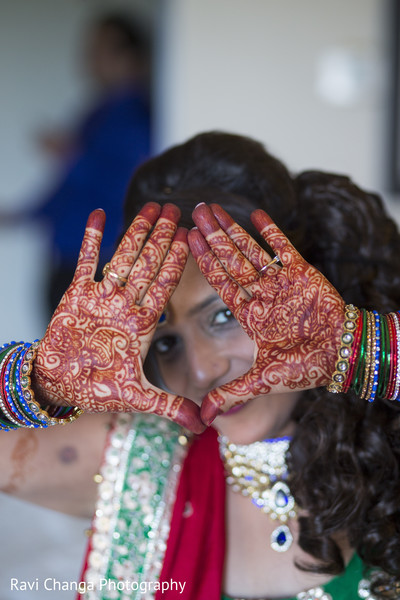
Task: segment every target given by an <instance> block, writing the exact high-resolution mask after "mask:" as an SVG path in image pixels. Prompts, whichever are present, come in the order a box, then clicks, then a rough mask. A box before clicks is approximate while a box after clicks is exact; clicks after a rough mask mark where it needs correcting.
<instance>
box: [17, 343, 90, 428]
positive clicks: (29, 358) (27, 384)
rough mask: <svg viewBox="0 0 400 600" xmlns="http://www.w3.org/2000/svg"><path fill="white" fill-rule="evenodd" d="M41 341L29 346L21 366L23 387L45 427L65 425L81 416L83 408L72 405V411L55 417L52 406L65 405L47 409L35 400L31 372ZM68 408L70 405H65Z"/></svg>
mask: <svg viewBox="0 0 400 600" xmlns="http://www.w3.org/2000/svg"><path fill="white" fill-rule="evenodd" d="M39 344H40V342H39V341H37V342H34V343H33V344H32V346H31V347H30V348H29V350H28V352H27V353H26V355H25V357H24V363H23V365H22V368H21V372H22V375H23V376H22V378H21V387H22V392H23V396H24V399H25V401H26V402H27V404H28V406H29V408H30V410H31V411H32V412H33V413H34V415H35V417H36V418H37V419H38V420H39V421H40V422H41V423H42V426H43V427H47V426H49V425H65V424H66V423H70V422H72V421H75V420H76V419H77V418H78V417H80V416H81V414H82V413H83V410H82V409H81V408H78V407H77V406H74V407H72V406H71V407H70V410H71V412H69V413H68V414H66V415H65V416H61V417H54V416H52V415H51V414H49V412H48V411H49V410H50V408H51V409H52V410H55V411H57V410H59V409H61V408H63V407H61V406H52V407H49V406H48V407H46V409H44V408H42V407H41V406H40V404H39V402H38V401H37V400H35V393H34V391H33V389H32V387H31V378H30V374H31V372H32V368H33V361H34V360H35V358H36V354H37V350H38V347H39ZM64 408H68V407H64Z"/></svg>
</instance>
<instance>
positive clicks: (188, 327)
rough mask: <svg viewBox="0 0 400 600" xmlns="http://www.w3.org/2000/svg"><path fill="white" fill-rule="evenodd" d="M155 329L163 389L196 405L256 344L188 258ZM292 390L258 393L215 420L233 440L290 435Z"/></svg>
mask: <svg viewBox="0 0 400 600" xmlns="http://www.w3.org/2000/svg"><path fill="white" fill-rule="evenodd" d="M165 314H166V320H165V321H164V322H163V323H162V324H160V325H159V326H158V328H157V330H156V332H155V335H154V338H153V341H152V344H151V353H152V356H153V357H154V359H155V361H156V365H157V370H158V372H159V374H160V376H161V379H162V381H163V384H164V387H165V388H166V389H168V390H169V391H171V392H173V393H175V394H178V395H181V396H185V397H186V398H190V399H191V400H193V401H194V402H196V404H198V405H201V401H202V398H203V397H204V396H205V395H206V394H207V392H209V391H210V390H212V389H213V388H214V387H218V386H220V385H222V384H224V383H227V382H228V381H231V380H232V379H234V378H235V377H237V376H238V375H242V374H243V373H245V372H246V371H248V370H249V368H250V367H251V366H252V364H253V359H254V351H255V344H254V343H253V341H252V340H251V339H250V338H249V337H248V335H247V334H246V333H245V332H244V331H243V329H242V328H241V326H240V325H239V323H238V322H237V321H236V320H235V318H234V317H233V315H232V314H231V312H230V311H229V310H228V308H227V307H226V306H225V304H224V303H223V301H222V300H221V298H220V297H219V296H218V294H217V293H216V292H215V291H214V290H213V289H212V288H211V287H210V285H209V284H208V282H207V281H206V279H205V278H204V277H203V275H202V274H201V272H200V271H199V269H198V267H197V264H196V262H195V261H194V259H193V258H192V256H190V257H189V260H188V263H187V265H186V267H185V271H184V273H183V276H182V279H181V281H180V283H179V285H178V287H177V289H176V290H175V292H174V294H173V296H172V298H171V300H170V302H169V304H168V306H167V309H166V312H165ZM297 397H298V396H297V394H293V393H289V394H279V395H275V396H274V395H268V396H260V397H257V398H255V399H254V400H252V401H250V402H248V403H247V404H244V405H241V406H240V407H239V409H237V408H235V409H233V410H232V411H231V412H228V413H226V414H224V415H221V416H219V417H217V419H215V421H214V423H213V426H214V427H215V428H216V429H218V431H220V432H221V433H222V434H224V435H227V436H228V437H229V438H230V439H231V440H232V441H235V442H237V443H250V442H252V441H255V440H257V439H262V438H263V437H266V436H278V435H284V434H289V433H291V430H292V423H291V422H290V414H291V411H292V409H293V407H294V405H295V403H296V401H297Z"/></svg>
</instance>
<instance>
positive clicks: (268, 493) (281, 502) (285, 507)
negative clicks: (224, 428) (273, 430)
mask: <svg viewBox="0 0 400 600" xmlns="http://www.w3.org/2000/svg"><path fill="white" fill-rule="evenodd" d="M218 441H219V448H220V454H221V458H222V460H223V462H224V465H225V473H226V482H227V483H228V484H229V485H231V486H232V489H233V491H235V492H240V493H241V494H243V496H246V497H249V498H251V500H252V502H253V504H254V505H255V506H257V507H258V508H260V509H261V510H262V511H263V512H265V513H266V514H268V515H269V516H270V518H271V519H273V520H278V521H279V522H280V525H279V526H278V527H276V528H275V529H274V531H273V532H272V534H271V548H272V549H273V550H275V551H276V552H286V550H288V549H289V548H290V546H291V545H292V542H293V535H292V533H291V531H290V529H289V527H288V525H287V523H288V521H289V519H295V518H296V517H297V507H296V503H295V500H294V498H293V496H292V494H291V491H290V488H289V486H288V484H287V482H286V480H287V478H288V468H287V465H286V452H287V451H288V449H289V445H290V441H291V438H289V437H282V438H276V439H266V440H263V441H261V442H254V443H252V444H246V445H244V444H233V443H232V442H230V441H229V440H228V438H227V437H225V436H219V437H218Z"/></svg>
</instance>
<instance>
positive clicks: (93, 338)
mask: <svg viewBox="0 0 400 600" xmlns="http://www.w3.org/2000/svg"><path fill="white" fill-rule="evenodd" d="M160 211H161V209H160V206H159V205H158V204H156V203H148V204H147V205H145V206H144V207H143V209H142V210H141V211H140V213H139V214H138V216H137V217H136V218H135V219H134V221H133V222H132V224H131V226H130V227H129V229H128V231H127V232H126V234H125V235H124V237H123V239H122V241H121V243H120V245H119V246H118V249H117V251H116V252H115V254H114V256H113V258H112V259H111V262H110V266H109V269H110V270H109V271H108V273H106V274H105V276H104V278H103V279H102V281H99V282H97V281H95V280H94V276H95V273H96V268H97V264H98V257H99V251H100V244H101V239H102V235H103V230H104V224H105V214H104V212H103V211H102V210H95V211H94V212H92V213H91V214H90V216H89V219H88V222H87V226H86V230H85V234H84V238H83V242H82V246H81V251H80V255H79V259H78V264H77V268H76V272H75V275H74V279H73V281H72V283H71V285H70V287H69V288H68V290H67V291H66V293H65V294H64V296H63V298H62V299H61V302H60V304H59V306H58V307H57V310H56V311H55V313H54V315H53V317H52V319H51V322H50V324H49V326H48V328H47V331H46V333H45V336H44V338H43V339H42V341H41V342H40V346H39V350H38V354H37V358H36V360H35V367H34V373H33V380H32V381H33V384H34V387H35V389H36V392H37V397H38V399H39V400H40V401H41V402H42V403H43V402H49V403H52V404H62V405H65V404H67V405H72V406H79V407H80V408H83V409H85V410H87V411H92V412H102V411H110V412H118V411H127V412H130V411H141V412H148V413H156V414H158V415H161V416H164V417H167V418H169V419H171V420H173V421H176V422H178V423H180V424H181V425H183V426H184V427H187V428H188V429H191V430H193V431H195V432H200V431H202V430H203V429H204V425H203V424H202V422H201V420H200V416H199V409H198V407H197V406H196V405H195V404H194V403H193V402H191V401H190V400H188V399H185V398H182V397H179V396H174V395H172V394H169V393H167V392H165V391H162V390H160V389H158V388H156V387H155V386H153V385H152V384H150V383H149V382H148V381H147V379H146V377H145V375H144V373H143V363H144V359H145V357H146V354H147V351H148V348H149V345H150V342H151V338H152V335H153V333H154V330H155V328H156V326H157V323H158V321H159V319H160V316H161V314H162V312H163V310H164V308H165V305H166V304H167V302H168V300H169V298H170V296H171V294H172V292H173V291H174V289H175V287H176V286H177V284H178V282H179V280H180V277H181V275H182V272H183V269H184V267H185V264H186V260H187V256H188V252H189V249H188V245H187V231H186V230H185V229H183V228H179V229H177V223H178V220H179V217H180V211H179V209H178V208H177V207H175V206H174V205H172V204H167V205H165V206H164V207H163V209H162V211H161V213H160ZM153 226H154V228H153ZM152 228H153V229H152ZM117 276H118V277H117Z"/></svg>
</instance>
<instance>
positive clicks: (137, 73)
mask: <svg viewBox="0 0 400 600" xmlns="http://www.w3.org/2000/svg"><path fill="white" fill-rule="evenodd" d="M84 66H85V70H86V72H87V74H88V76H89V77H90V79H91V80H92V82H93V84H94V91H95V98H96V99H95V101H94V102H93V101H92V103H91V106H90V107H89V108H88V109H87V110H86V112H85V114H83V116H82V118H81V120H80V122H79V123H77V125H76V127H75V130H74V131H69V132H60V131H50V132H44V133H43V134H42V135H41V136H40V138H39V143H40V147H41V148H42V150H44V151H45V152H46V153H48V154H50V155H52V156H53V157H55V158H56V159H57V162H58V164H59V175H58V177H57V180H56V184H55V185H54V186H52V188H51V189H49V190H48V192H47V194H46V195H45V196H42V197H41V198H38V199H37V201H36V202H34V203H33V207H32V209H31V210H28V211H27V210H26V209H24V211H23V213H22V212H21V211H18V212H12V213H0V225H1V224H2V225H3V226H4V225H10V224H13V223H20V222H22V221H26V220H27V219H29V220H31V219H35V220H37V219H40V220H42V221H43V222H44V223H45V224H46V226H48V228H49V231H50V236H51V255H50V272H49V276H48V290H47V302H48V310H49V314H52V313H53V312H54V310H55V308H56V307H57V305H58V302H59V301H60V299H61V296H62V294H63V293H64V291H65V289H66V288H67V287H68V285H69V284H70V282H71V280H72V277H73V274H74V270H75V265H76V259H77V256H78V252H79V244H80V242H79V240H80V238H81V235H82V223H84V222H85V220H86V217H87V215H88V213H89V212H90V211H91V210H93V209H95V208H97V207H99V206H100V207H102V208H103V209H104V210H105V211H106V213H107V230H106V233H105V239H104V247H103V256H104V258H106V257H109V256H111V254H112V251H113V247H114V242H115V239H116V238H117V235H118V234H119V233H120V231H121V228H122V218H121V215H122V210H121V208H122V201H121V199H122V198H123V197H124V195H125V191H126V186H127V184H128V182H129V180H130V178H131V175H132V173H133V171H134V169H135V168H136V167H137V166H138V165H139V164H141V163H142V162H143V161H144V160H145V159H146V158H148V157H149V154H150V145H151V114H150V89H149V67H150V48H149V42H148V40H147V36H146V35H145V32H144V31H143V29H142V27H141V25H139V24H138V23H137V22H136V21H135V20H134V19H133V18H132V17H130V16H129V17H128V16H127V15H123V14H119V13H110V14H105V15H102V16H100V17H99V18H98V19H97V20H95V21H94V22H93V23H92V24H91V25H90V27H89V30H88V33H87V39H86V41H85V55H84Z"/></svg>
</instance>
